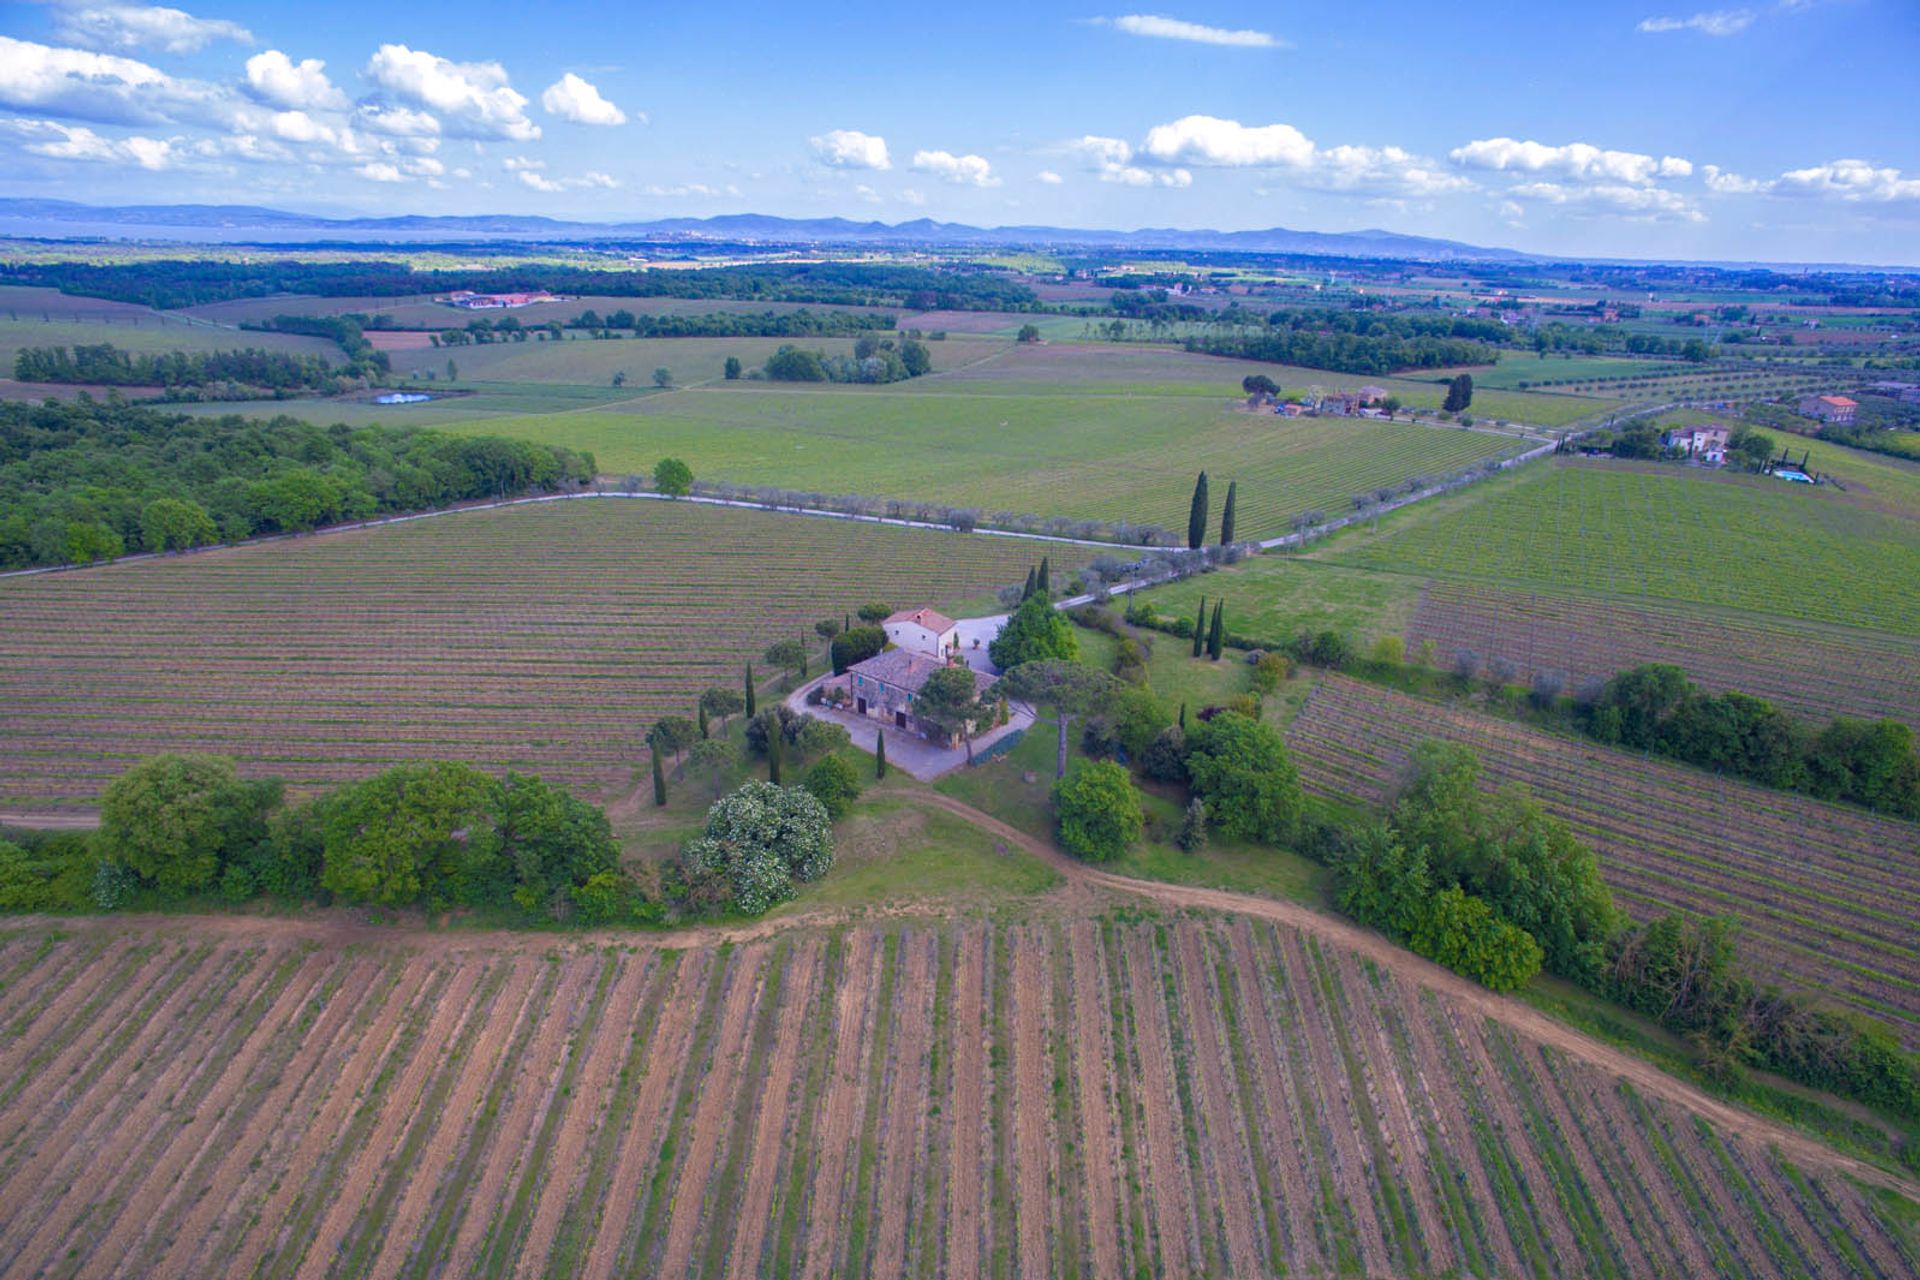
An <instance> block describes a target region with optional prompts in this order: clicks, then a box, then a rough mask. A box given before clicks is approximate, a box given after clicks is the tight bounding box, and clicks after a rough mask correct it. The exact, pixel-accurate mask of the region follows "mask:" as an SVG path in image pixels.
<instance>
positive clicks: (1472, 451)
mask: <svg viewBox="0 0 1920 1280" xmlns="http://www.w3.org/2000/svg"><path fill="white" fill-rule="evenodd" d="M942 381H943V380H941V379H939V378H934V379H928V380H926V382H927V383H928V385H925V386H921V387H913V386H911V385H909V386H908V387H907V388H906V389H896V388H888V387H844V386H842V387H818V388H796V387H790V386H775V385H769V384H765V383H733V384H727V385H724V386H714V387H704V388H694V389H689V390H684V391H676V392H672V393H669V394H666V395H646V396H641V397H639V398H636V399H634V400H632V401H629V402H625V403H622V404H621V405H619V406H618V407H617V409H611V410H599V411H595V410H583V411H581V412H576V413H563V414H542V415H537V416H530V417H516V418H486V419H484V420H479V421H474V422H472V423H471V424H470V425H471V429H472V430H474V431H476V432H485V433H488V434H499V435H510V436H519V437H522V438H525V439H531V440H536V441H540V442H543V443H550V444H566V445H569V446H571V447H574V448H579V449H588V450H591V451H592V452H593V454H594V457H595V459H596V460H597V461H598V462H599V464H600V467H601V469H602V470H603V471H608V472H634V471H645V470H648V469H650V468H651V467H652V466H653V464H654V463H655V462H656V461H657V460H659V459H660V458H661V457H664V456H669V455H672V456H678V457H682V458H685V459H686V460H687V462H688V463H689V464H690V465H691V466H692V467H693V470H694V474H695V475H696V476H701V477H705V478H708V479H716V480H729V481H733V482H736V483H742V484H766V485H780V486H784V487H789V488H798V489H811V490H817V491H820V492H825V493H862V494H869V495H873V496H877V497H887V498H908V499H919V500H926V501H933V502H942V503H951V504H954V505H961V506H977V507H980V508H981V509H983V510H985V511H988V512H993V511H1012V512H1026V513H1036V514H1041V515H1048V516H1053V515H1061V516H1070V517H1081V518H1100V519H1126V520H1131V521H1135V522H1145V523H1155V524H1160V525H1164V526H1166V527H1167V528H1169V529H1180V530H1184V529H1185V527H1186V519H1187V507H1188V500H1189V498H1190V497H1191V495H1192V490H1193V479H1194V475H1195V474H1196V473H1197V472H1198V471H1200V470H1201V469H1206V470H1207V471H1209V472H1210V473H1211V475H1212V477H1213V480H1214V483H1215V487H1216V491H1217V494H1218V496H1217V497H1216V498H1215V506H1214V513H1213V514H1214V517H1215V519H1216V520H1217V518H1218V514H1219V511H1220V503H1222V502H1224V500H1225V492H1226V484H1227V482H1228V481H1229V480H1238V481H1239V484H1240V494H1239V503H1238V527H1237V529H1236V536H1238V537H1240V538H1260V537H1270V536H1273V535H1276V534H1279V533H1283V532H1285V531H1286V530H1287V527H1288V519H1289V517H1291V516H1292V515H1294V514H1295V513H1298V512H1301V511H1306V510H1322V511H1326V512H1330V513H1332V512H1338V511H1341V510H1345V509H1347V507H1348V506H1349V502H1348V499H1349V498H1350V497H1351V496H1352V495H1354V494H1357V493H1362V492H1366V491H1368V490H1371V489H1373V488H1375V487H1378V486H1382V485H1392V484H1398V483H1400V482H1401V481H1404V480H1405V479H1406V478H1407V477H1409V476H1413V475H1439V474H1444V473H1446V472H1450V471H1454V470H1457V469H1459V468H1461V467H1464V466H1466V465H1468V464H1470V463H1473V462H1475V461H1477V460H1479V459H1482V458H1486V457H1503V456H1510V455H1511V454H1513V453H1515V452H1517V451H1518V450H1519V448H1520V447H1521V446H1520V442H1518V441H1516V440H1514V439H1513V438H1511V437H1508V436H1501V435H1492V434H1488V433H1485V432H1480V431H1464V430H1461V429H1459V428H1457V427H1451V428H1439V427H1430V426H1410V425H1407V424H1405V423H1393V424H1389V423H1384V422H1373V421H1366V420H1362V419H1295V420H1289V419H1285V418H1280V417H1276V416H1275V415H1272V414H1257V415H1256V414H1249V413H1245V412H1238V411H1234V410H1230V409H1227V408H1224V407H1222V405H1221V403H1220V402H1219V401H1217V400H1213V399H1210V398H1206V397H1195V396H1151V397H1149V396H1133V397H1126V396H1107V397H1073V396H1062V395H989V396H982V395H977V394H973V393H972V392H971V391H970V390H966V389H962V388H960V387H957V386H954V387H946V386H943V385H942ZM384 420H398V419H384ZM444 425H447V426H448V427H449V428H450V429H453V430H461V429H463V427H464V426H467V425H468V424H462V423H458V422H449V423H446V424H444Z"/></svg>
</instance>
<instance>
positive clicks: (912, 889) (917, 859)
mask: <svg viewBox="0 0 1920 1280" xmlns="http://www.w3.org/2000/svg"><path fill="white" fill-rule="evenodd" d="M861 759H862V760H865V761H866V763H867V768H868V772H871V768H872V762H871V760H870V759H869V758H867V757H864V756H863V757H861ZM1059 884H1060V874H1059V873H1058V872H1057V871H1054V870H1053V869H1052V868H1051V867H1048V866H1047V865H1046V864H1045V863H1043V862H1041V861H1040V860H1039V859H1037V858H1035V857H1034V856H1033V855H1032V854H1029V853H1025V852H1023V851H1021V850H1020V849H1018V848H1008V847H1005V846H1003V845H1002V844H1001V843H1000V842H998V841H996V840H994V838H993V837H992V836H989V835H987V834H986V833H985V832H983V831H981V830H980V829H979V828H978V827H975V826H973V825H972V824H970V823H968V822H966V821H964V820H962V819H960V818H958V817H955V816H954V815H953V814H950V813H946V812H943V811H941V810H938V809H926V808H922V807H920V806H918V805H915V804H913V803H912V802H911V800H909V799H905V798H897V797H895V796H891V795H888V796H884V797H882V798H878V799H872V800H865V801H863V802H862V803H861V804H860V805H859V806H858V807H857V808H856V809H855V811H854V812H853V813H852V814H851V815H850V816H849V817H848V818H847V819H846V820H845V821H844V822H843V823H842V824H841V825H840V827H839V829H838V830H836V831H835V833H834V862H833V870H832V871H830V872H828V873H827V875H826V877H825V878H824V879H823V880H821V881H820V883H819V884H817V885H812V886H809V887H808V888H807V890H806V891H805V893H804V894H803V896H802V897H801V898H800V899H799V900H798V901H796V902H793V903H790V904H788V905H787V906H786V907H783V908H781V910H782V911H786V912H797V911H813V910H818V909H820V908H822V907H843V906H867V905H874V906H878V905H883V904H886V903H890V902H908V901H911V902H925V901H928V900H930V899H938V898H951V899H954V900H956V901H958V902H963V903H965V904H966V905H967V906H969V907H975V906H982V905H986V904H990V903H992V902H995V901H1003V900H1007V899H1012V898H1022V897H1029V896H1031V895H1033V894H1037V893H1045V892H1047V891H1048V890H1050V889H1053V888H1054V887H1056V886H1057V885H1059Z"/></svg>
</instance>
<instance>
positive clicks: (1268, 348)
mask: <svg viewBox="0 0 1920 1280" xmlns="http://www.w3.org/2000/svg"><path fill="white" fill-rule="evenodd" d="M1185 346H1186V349H1187V350H1188V351H1194V352H1198V353H1200V354H1203V355H1210V356H1226V357H1230V358H1232V359H1236V360H1262V361H1267V362H1269V363H1272V364H1290V365H1297V366H1300V367H1303V368H1308V369H1328V370H1331V371H1333V372H1335V373H1360V374H1368V375H1378V374H1386V373H1394V372H1396V371H1398V370H1402V369H1444V368H1449V367H1452V366H1455V365H1463V364H1492V363H1494V362H1495V361H1496V360H1498V359H1499V358H1500V352H1499V349H1498V348H1497V347H1492V346H1488V345H1487V344H1486V343H1483V342H1475V341H1469V340H1467V339H1463V338H1438V337H1401V336H1398V335H1395V334H1392V333H1385V334H1379V335H1374V336H1362V335H1360V334H1357V333H1334V332H1321V331H1314V330H1306V329H1274V330H1269V331H1268V332H1266V333H1247V332H1245V331H1244V330H1237V331H1233V332H1229V333H1209V334H1207V335H1205V336H1200V337H1191V338H1188V339H1187V340H1186V343H1185Z"/></svg>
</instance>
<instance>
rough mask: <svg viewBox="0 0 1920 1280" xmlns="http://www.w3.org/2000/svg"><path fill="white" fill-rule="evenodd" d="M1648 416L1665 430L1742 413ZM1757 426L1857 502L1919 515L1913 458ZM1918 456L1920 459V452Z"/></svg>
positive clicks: (1918, 475) (1919, 440)
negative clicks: (1832, 479) (1889, 454)
mask: <svg viewBox="0 0 1920 1280" xmlns="http://www.w3.org/2000/svg"><path fill="white" fill-rule="evenodd" d="M1648 421H1649V422H1651V423H1652V424H1653V425H1654V426H1655V427H1657V428H1659V429H1660V430H1662V431H1665V430H1667V429H1668V428H1671V427H1687V426H1694V425H1697V424H1700V423H1704V422H1721V423H1723V424H1725V425H1728V426H1734V425H1737V424H1738V421H1739V419H1738V416H1737V415H1727V414H1714V413H1708V412H1706V411H1704V410H1687V411H1685V412H1678V413H1663V414H1659V415H1657V416H1655V417H1652V418H1649V419H1648ZM1758 430H1759V431H1760V432H1761V434H1763V435H1766V436H1769V437H1771V438H1772V440H1773V447H1774V456H1775V457H1778V456H1779V454H1780V450H1781V449H1785V450H1786V451H1787V452H1788V453H1790V454H1792V455H1793V457H1794V459H1795V461H1798V460H1799V459H1800V457H1801V455H1802V454H1805V455H1806V456H1807V465H1808V466H1809V467H1811V468H1812V469H1813V470H1815V471H1817V472H1820V473H1821V474H1822V475H1830V476H1832V477H1833V478H1834V479H1835V480H1837V481H1839V483H1840V491H1841V492H1844V494H1845V496H1846V498H1847V499H1848V500H1849V501H1851V502H1853V503H1855V504H1856V505H1859V506H1865V507H1870V508H1873V509H1875V510H1880V511H1886V512H1890V513H1892V514H1896V515H1901V516H1906V517H1908V518H1910V519H1914V520H1920V466H1915V465H1914V463H1913V462H1909V461H1907V460H1905V459H1901V458H1893V457H1888V456H1887V455H1885V454H1880V453H1869V452H1867V451H1866V450H1864V449H1850V448H1848V447H1847V446H1846V445H1843V444H1836V443H1835V442H1833V441H1831V440H1822V439H1820V438H1819V437H1817V436H1800V435H1793V434H1791V433H1789V432H1785V431H1780V430H1777V429H1775V428H1772V427H1769V426H1766V425H1765V424H1761V425H1760V426H1759V427H1758ZM1907 434H1908V436H1909V438H1911V439H1913V440H1914V441H1915V443H1916V445H1920V433H1912V432H1909V433H1907ZM1915 460H1916V461H1920V452H1916V453H1915Z"/></svg>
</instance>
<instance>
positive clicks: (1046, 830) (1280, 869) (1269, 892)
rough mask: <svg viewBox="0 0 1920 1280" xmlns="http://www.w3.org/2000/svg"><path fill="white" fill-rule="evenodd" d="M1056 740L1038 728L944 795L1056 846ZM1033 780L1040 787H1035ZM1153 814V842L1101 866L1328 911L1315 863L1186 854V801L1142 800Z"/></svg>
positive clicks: (1281, 854) (1268, 855)
mask: <svg viewBox="0 0 1920 1280" xmlns="http://www.w3.org/2000/svg"><path fill="white" fill-rule="evenodd" d="M1073 737H1074V741H1075V745H1074V747H1073V749H1072V756H1071V759H1070V760H1069V763H1068V766H1067V767H1068V768H1069V769H1073V768H1076V767H1078V766H1079V765H1080V764H1081V763H1082V762H1083V761H1084V759H1085V757H1084V756H1082V755H1081V753H1080V751H1079V748H1078V742H1077V739H1078V730H1077V729H1076V730H1075V731H1074V735H1073ZM1053 765H1054V732H1053V726H1052V724H1050V723H1042V724H1039V725H1036V726H1035V727H1034V728H1033V729H1032V730H1029V731H1028V733H1027V734H1026V736H1025V737H1023V738H1022V739H1021V740H1020V743H1019V745H1017V746H1016V747H1014V749H1013V750H1012V751H1010V752H1008V753H1006V754H1005V755H1004V756H1000V757H998V758H996V759H994V760H992V761H989V762H986V763H983V764H979V765H976V766H974V767H973V768H971V769H961V770H958V771H956V772H954V773H950V774H948V775H947V776H946V777H944V778H942V779H940V781H939V782H938V783H936V784H935V786H936V789H937V790H939V791H941V792H943V793H945V794H947V795H950V796H952V797H953V798H954V799H956V800H961V801H964V802H965V803H967V804H970V805H972V806H973V807H975V808H976V809H981V810H984V811H985V812H987V813H990V814H992V815H993V816H994V817H996V818H999V819H1000V820H1001V821H1002V822H1006V823H1009V824H1011V825H1012V826H1016V827H1018V828H1020V829H1021V830H1022V831H1025V832H1028V833H1029V834H1031V835H1034V836H1037V837H1038V838H1040V839H1042V840H1051V839H1053V806H1052V800H1051V798H1050V796H1051V792H1052V788H1053ZM1029 776H1031V777H1032V778H1033V781H1031V782H1029V781H1027V778H1028V777H1029ZM1141 799H1142V808H1143V809H1144V810H1145V811H1146V814H1147V824H1148V825H1147V833H1146V836H1145V837H1144V838H1143V839H1142V840H1140V841H1139V842H1137V843H1136V844H1135V845H1134V846H1133V847H1132V848H1130V849H1128V850H1127V851H1126V852H1125V853H1124V854H1122V855H1121V857H1120V858H1119V859H1117V860H1116V861H1113V862H1109V863H1103V864H1101V865H1102V866H1103V867H1104V868H1106V869H1108V870H1111V871H1115V872H1118V873H1119V874H1121V875H1129V876H1139V877H1141V878H1143V879H1148V880H1166V881H1171V882H1173V883H1176V884H1193V885H1204V886H1206V887H1208V888H1214V889H1232V890H1235V891H1236V892H1240V893H1256V894H1260V895H1262V896H1264V897H1272V898H1290V899H1293V900H1295V901H1300V902H1309V903H1321V902H1323V901H1324V900H1325V893H1326V873H1325V870H1324V869H1323V868H1321V867H1319V866H1318V865H1316V864H1315V863H1312V862H1310V861H1308V860H1307V859H1305V858H1303V857H1301V856H1300V855H1298V854H1296V853H1293V852H1290V851H1288V850H1285V849H1270V848H1266V847H1264V846H1261V845H1250V844H1242V843H1238V842H1234V841H1226V840H1218V839H1216V840H1214V841H1212V842H1211V843H1209V844H1208V846H1207V847H1206V848H1205V849H1203V850H1201V851H1200V852H1198V853H1182V852H1181V851H1180V850H1179V849H1177V848H1175V847H1174V845H1173V843H1172V840H1173V835H1174V833H1175V832H1176V831H1177V830H1178V829H1179V826H1180V816H1181V811H1182V808H1183V807H1184V803H1185V801H1184V799H1182V798H1178V797H1175V796H1174V795H1173V794H1172V793H1171V792H1165V793H1159V792H1154V791H1147V792H1143V793H1142V798H1141Z"/></svg>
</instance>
